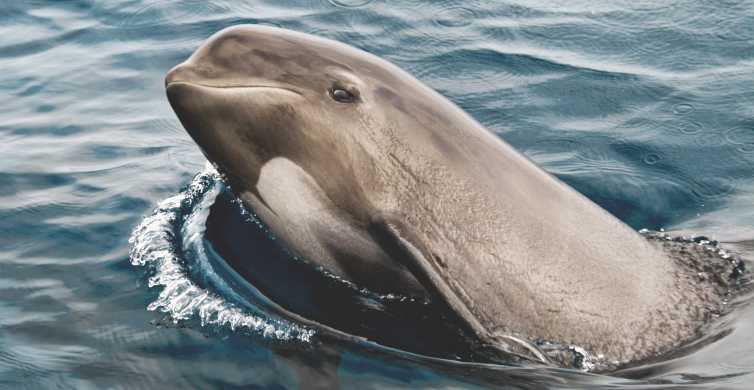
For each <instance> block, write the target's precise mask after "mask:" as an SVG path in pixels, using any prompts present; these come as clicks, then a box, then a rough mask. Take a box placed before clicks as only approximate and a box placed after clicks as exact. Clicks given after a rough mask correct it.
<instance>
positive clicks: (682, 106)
mask: <svg viewBox="0 0 754 390" xmlns="http://www.w3.org/2000/svg"><path fill="white" fill-rule="evenodd" d="M691 111H694V106H693V105H691V104H689V103H678V104H676V105H675V106H674V107H673V112H674V113H676V114H678V115H685V114H688V113H690V112H691Z"/></svg>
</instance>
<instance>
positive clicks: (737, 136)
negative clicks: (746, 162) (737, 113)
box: [725, 127, 754, 153]
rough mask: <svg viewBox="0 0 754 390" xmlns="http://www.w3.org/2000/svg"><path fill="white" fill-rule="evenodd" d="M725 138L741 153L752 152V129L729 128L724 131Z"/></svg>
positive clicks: (753, 143)
mask: <svg viewBox="0 0 754 390" xmlns="http://www.w3.org/2000/svg"><path fill="white" fill-rule="evenodd" d="M725 139H726V140H727V141H728V142H730V143H731V144H732V145H733V146H735V147H736V150H738V151H739V152H741V153H754V129H745V128H742V127H736V128H733V129H730V130H728V131H726V132H725Z"/></svg>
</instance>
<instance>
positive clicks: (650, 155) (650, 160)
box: [644, 153, 662, 165]
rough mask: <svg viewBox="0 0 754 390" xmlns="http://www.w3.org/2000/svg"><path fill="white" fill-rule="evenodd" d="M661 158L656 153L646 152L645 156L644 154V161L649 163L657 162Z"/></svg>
mask: <svg viewBox="0 0 754 390" xmlns="http://www.w3.org/2000/svg"><path fill="white" fill-rule="evenodd" d="M660 160H662V157H660V155H659V154H656V153H648V154H647V155H646V156H644V162H645V163H647V164H649V165H654V164H657V163H658V162H660Z"/></svg>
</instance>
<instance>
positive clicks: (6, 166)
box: [0, 0, 754, 389]
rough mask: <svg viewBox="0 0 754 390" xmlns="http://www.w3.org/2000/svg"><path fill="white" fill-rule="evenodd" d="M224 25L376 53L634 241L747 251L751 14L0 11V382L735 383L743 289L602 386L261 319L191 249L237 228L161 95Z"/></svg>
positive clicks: (753, 381) (753, 339)
mask: <svg viewBox="0 0 754 390" xmlns="http://www.w3.org/2000/svg"><path fill="white" fill-rule="evenodd" d="M603 3H604V4H603ZM240 23H261V24H269V25H276V26H280V27H285V28H289V29H293V30H299V31H304V32H309V33H313V34H317V35H321V36H325V37H329V38H333V39H337V40H340V41H343V42H346V43H348V44H351V45H354V46H356V47H359V48H361V49H364V50H366V51H369V52H371V53H374V54H377V55H379V56H381V57H383V58H386V59H388V60H391V61H393V62H394V63H396V64H397V65H399V66H400V67H402V68H404V69H406V70H408V71H409V72H411V73H412V74H414V75H415V76H416V77H417V78H419V79H420V80H422V81H424V82H425V83H427V84H428V85H430V86H431V87H433V88H435V89H437V90H438V91H440V92H441V93H443V94H444V95H446V96H447V97H449V98H450V99H451V100H453V101H454V102H455V103H457V104H458V105H459V106H461V107H462V108H464V109H465V110H466V111H467V112H469V113H470V114H471V115H472V116H474V117H475V118H476V119H477V120H479V121H480V122H481V123H483V124H484V125H485V126H487V128H488V129H489V130H491V131H493V132H495V133H496V134H497V135H499V136H500V137H501V138H503V139H505V140H506V141H507V142H509V143H510V144H512V145H513V146H515V147H516V148H517V149H518V150H520V151H521V152H523V153H525V154H526V155H527V156H529V157H530V158H532V159H533V160H534V161H536V162H537V163H539V164H540V165H542V166H543V167H544V168H545V169H547V170H548V171H549V172H551V173H553V174H555V175H557V176H558V177H559V178H561V179H562V180H564V181H565V182H567V183H568V184H570V185H572V186H573V187H575V188H576V189H577V190H579V191H580V192H582V193H583V194H585V195H586V196H588V197H589V198H591V199H592V200H594V201H595V202H596V203H598V204H599V205H601V206H602V207H604V208H606V209H607V210H609V211H610V212H612V213H613V214H615V215H616V216H618V217H619V218H620V219H622V220H623V221H625V222H626V223H628V224H629V225H630V226H632V227H634V228H636V229H637V230H638V229H641V228H648V229H653V230H659V229H665V230H667V231H671V232H673V234H695V235H704V236H707V237H710V238H712V239H715V240H719V241H720V245H721V246H722V247H723V248H726V249H727V250H730V251H734V252H737V253H739V254H740V255H742V256H743V257H744V258H748V259H749V260H752V259H754V2H752V1H732V0H720V1H715V2H699V1H675V0H674V1H667V0H657V1H654V0H653V1H649V0H632V1H612V2H594V1H568V2H565V1H541V0H540V1H521V0H506V1H494V2H493V1H477V0H465V1H454V0H442V1H429V0H403V1H393V0H300V1H283V0H275V1H273V0H269V1H230V0H227V1H226V0H206V1H204V0H202V1H199V0H186V1H139V0H131V1H124V0H113V1H88V0H80V1H68V0H58V1H40V0H28V1H4V2H2V3H0V69H1V70H2V72H0V92H1V93H0V99H2V100H1V102H2V104H0V388H12V389H17V388H76V389H82V388H158V387H160V388H221V387H222V388H235V387H244V388H275V389H278V388H297V387H299V386H303V387H307V386H314V385H317V384H322V386H325V387H327V386H328V385H332V384H333V383H336V382H337V383H339V384H340V385H341V386H342V387H343V388H395V387H415V388H422V387H423V388H488V387H499V388H524V389H528V388H587V387H594V388H608V387H609V388H631V389H638V388H652V387H655V386H663V388H686V387H692V388H736V389H749V388H752V387H754V309H753V308H751V307H750V305H748V304H747V299H739V300H734V301H732V302H731V305H734V306H735V307H734V309H733V310H732V313H731V314H730V315H728V316H726V317H725V318H724V319H723V320H721V321H720V322H719V323H718V324H717V325H716V328H715V330H714V332H713V333H714V337H709V338H707V339H705V342H704V343H701V344H702V345H699V346H697V347H696V348H694V349H693V351H691V352H687V353H683V354H679V355H677V356H673V357H672V358H671V359H668V360H665V361H662V362H654V363H651V364H645V365H642V366H640V367H636V368H634V369H632V370H629V371H626V372H623V373H622V374H621V375H620V376H616V375H612V376H611V375H599V374H592V373H587V372H583V371H582V370H579V369H542V368H527V367H515V366H504V365H489V364H469V363H462V362H458V361H453V360H442V359H436V358H429V357H425V356H421V355H418V354H412V353H406V352H402V351H400V350H397V349H393V348H387V347H383V346H380V345H378V344H376V343H373V342H369V341H364V340H342V339H334V338H332V337H329V336H328V335H327V332H324V331H321V330H318V329H314V328H312V327H310V326H308V325H307V324H305V323H302V322H300V321H297V320H296V319H291V318H285V317H284V316H281V315H279V313H277V312H276V310H275V305H274V304H273V303H271V302H269V301H268V300H266V299H265V297H264V296H262V295H261V294H260V293H259V291H258V290H256V289H255V288H254V286H252V285H250V284H248V283H246V284H245V283H244V281H243V280H242V279H240V278H239V277H238V275H237V274H234V272H233V270H232V269H229V268H228V267H227V264H225V262H224V260H223V256H222V255H220V254H218V253H217V252H216V251H215V250H214V249H215V248H214V247H213V245H212V242H211V240H210V238H211V237H212V235H213V234H214V235H215V236H223V234H222V233H223V231H222V229H223V226H224V225H223V224H224V222H223V221H224V220H222V219H220V220H218V218H219V217H217V215H218V213H219V212H221V211H222V210H225V212H228V210H231V214H233V213H234V212H235V213H237V215H238V216H241V217H240V218H245V219H244V221H246V223H250V224H253V223H254V220H253V216H251V215H245V216H244V214H243V210H241V209H240V208H238V207H236V206H237V205H234V204H233V202H232V199H230V200H229V199H228V198H227V196H225V195H227V194H226V191H225V189H224V187H223V185H222V183H220V182H219V181H218V180H217V179H216V178H215V176H214V175H213V173H212V172H211V170H209V169H208V168H207V167H206V161H205V159H204V158H203V156H202V154H201V153H200V151H199V150H198V148H197V147H196V146H195V145H194V143H193V142H192V141H191V140H190V138H189V137H188V135H187V134H186V133H185V132H184V131H183V129H182V127H181V125H180V123H179V122H178V120H177V118H176V117H175V115H174V114H173V113H172V111H171V109H170V107H169V105H168V103H167V100H166V98H165V94H164V90H163V77H164V75H165V73H166V71H167V70H168V69H170V68H171V67H172V66H174V65H175V64H177V63H179V62H181V61H183V60H184V59H185V58H187V57H188V56H189V55H190V53H191V52H192V51H193V50H194V49H195V48H196V47H197V46H198V45H199V44H200V43H201V42H202V41H203V40H204V39H205V38H206V37H208V36H209V35H210V34H212V33H214V32H215V31H217V30H219V29H221V28H224V27H227V26H230V25H234V24H240ZM224 194H225V195H224ZM233 207H236V208H233ZM234 210H235V211H234ZM213 215H214V216H213ZM145 218H146V219H145ZM212 221H215V222H212ZM217 221H220V222H222V223H217ZM226 222H227V221H226ZM213 223H214V225H213ZM213 226H214V228H213ZM228 226H231V225H228ZM228 226H225V227H224V228H225V229H230V228H229V227H228ZM212 229H221V230H220V232H219V233H218V231H217V230H214V233H213V230H212ZM226 233H228V234H230V233H232V232H229V231H226ZM129 240H130V242H129ZM250 250H254V248H251V249H250ZM276 282H277V283H279V284H281V285H282V286H284V287H286V288H288V287H289V288H290V291H291V292H290V294H291V296H292V297H294V298H295V294H297V290H296V285H295V283H294V282H295V280H293V278H292V279H291V280H285V279H280V280H276ZM286 283H288V284H287V285H286ZM744 298H746V297H744ZM344 315H347V313H345V314H344ZM390 331H398V332H402V331H406V332H408V330H400V329H399V330H390Z"/></svg>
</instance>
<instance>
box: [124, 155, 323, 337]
mask: <svg viewBox="0 0 754 390" xmlns="http://www.w3.org/2000/svg"><path fill="white" fill-rule="evenodd" d="M219 181H220V177H219V175H218V174H217V172H216V171H214V170H213V169H212V168H211V167H209V166H208V167H207V168H205V170H204V171H203V172H201V173H199V174H198V175H197V176H196V177H194V179H193V180H192V182H191V184H189V185H188V187H186V189H185V190H183V191H182V192H180V193H179V194H177V195H174V196H172V197H170V198H168V199H165V200H163V201H162V202H160V204H159V205H158V206H157V208H155V210H154V212H153V213H152V215H150V216H148V217H146V218H144V220H143V221H142V222H141V223H140V224H139V225H138V226H137V227H136V229H134V231H133V233H132V234H131V238H130V239H129V243H130V245H131V250H130V258H131V264H133V265H134V266H140V267H146V268H147V269H148V271H149V273H150V274H151V276H150V277H149V280H148V285H149V288H155V287H161V288H162V289H161V290H160V292H159V295H158V296H157V298H156V299H155V300H154V301H153V302H152V303H150V304H149V305H148V306H147V309H148V310H150V311H160V312H163V313H166V314H168V315H169V317H170V318H171V319H172V320H173V322H175V323H178V322H181V321H186V320H189V319H192V318H198V319H199V321H200V323H201V325H202V326H208V325H211V326H220V327H229V328H230V329H231V330H232V331H236V330H248V331H250V332H251V333H253V334H257V335H261V336H262V337H264V338H268V339H273V340H280V341H301V342H310V341H311V338H312V336H314V334H315V333H316V332H315V331H314V330H313V329H308V328H305V327H302V326H300V325H297V324H295V323H291V322H289V321H286V320H283V319H273V318H270V316H269V315H267V314H264V313H263V312H262V310H260V309H258V308H256V309H255V308H254V307H253V306H252V305H247V306H249V307H239V305H237V304H235V303H233V302H231V301H229V300H228V299H225V298H224V297H223V295H224V294H222V295H221V294H218V293H217V292H215V291H213V289H212V288H209V287H205V286H201V285H199V284H198V283H196V282H195V281H193V280H192V279H191V277H190V271H189V267H190V266H191V265H194V266H199V267H209V266H208V264H206V262H204V261H201V259H199V261H197V262H194V264H191V260H190V259H188V258H186V257H184V256H183V253H182V250H181V248H182V245H181V241H182V234H181V233H182V230H181V228H182V226H183V225H184V224H185V223H186V221H188V220H189V219H190V218H191V217H192V216H193V215H195V214H196V213H197V212H199V211H201V210H202V209H201V208H200V207H199V206H201V204H202V201H204V200H205V199H210V198H211V199H214V196H212V195H216V194H217V191H218V187H219V185H218V183H219ZM211 199H210V200H211ZM203 272H205V273H208V274H211V275H214V272H213V271H212V270H211V269H207V270H203ZM212 281H214V282H215V283H217V279H210V284H211V282H212ZM229 288H230V287H229V286H228V285H225V284H223V285H221V286H219V289H221V290H227V289H229Z"/></svg>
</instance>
